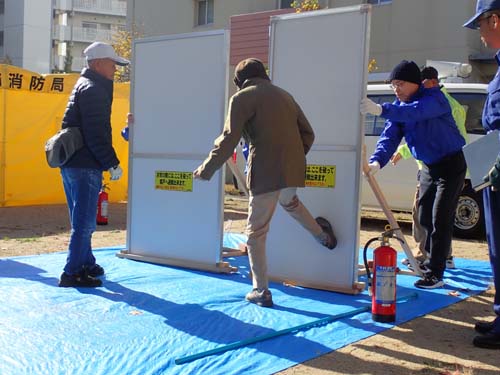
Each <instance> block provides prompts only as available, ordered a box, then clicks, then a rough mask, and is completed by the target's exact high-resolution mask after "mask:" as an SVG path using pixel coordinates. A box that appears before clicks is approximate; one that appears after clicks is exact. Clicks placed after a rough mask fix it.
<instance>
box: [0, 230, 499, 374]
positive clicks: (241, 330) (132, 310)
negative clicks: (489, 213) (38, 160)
mask: <svg viewBox="0 0 500 375" xmlns="http://www.w3.org/2000/svg"><path fill="white" fill-rule="evenodd" d="M242 241H244V237H243V236H242V235H236V234H226V235H225V238H224V246H227V247H236V244H237V243H239V242H242ZM122 248H123V247H117V248H106V249H101V250H97V251H95V255H96V258H97V260H98V262H99V264H101V265H102V266H103V267H104V268H105V270H106V276H105V278H104V279H103V280H104V285H103V287H101V288H97V289H85V288H81V289H75V288H58V287H57V281H58V277H59V275H60V273H61V270H62V268H63V266H64V263H65V258H66V253H53V254H44V255H39V256H27V257H14V258H0V301H1V304H0V374H2V375H23V374H50V375H57V374H61V375H63V374H64V375H66V374H72V375H76V374H102V375H124V374H137V375H139V374H140V375H147V374H211V375H214V374H225V375H227V374H243V373H245V374H259V375H262V374H271V373H274V372H276V371H280V370H283V369H285V368H288V367H290V366H293V365H295V364H297V363H301V362H304V361H306V360H308V359H311V358H314V357H317V356H320V355H323V354H325V353H328V352H330V351H332V350H335V349H338V348H340V347H343V346H345V345H348V344H350V343H352V342H355V341H358V340H360V339H363V338H366V337H368V336H371V335H373V334H376V333H378V332H381V331H383V330H385V329H388V328H391V327H392V325H390V324H380V323H374V322H373V321H372V320H371V314H370V313H369V312H367V313H362V314H358V315H355V316H353V317H349V318H345V319H341V320H339V321H335V322H332V323H329V324H326V325H322V326H319V327H314V328H311V329H307V330H302V331H299V332H297V333H293V334H288V335H285V336H280V337H277V338H273V339H270V340H267V341H263V342H259V343H256V344H252V345H250V346H246V347H243V348H240V349H236V350H231V351H227V352H225V353H223V354H219V355H212V356H208V357H205V358H202V359H198V360H195V361H192V362H190V363H186V364H182V365H176V364H175V359H179V358H183V357H186V356H189V355H192V354H195V353H200V352H204V351H207V350H211V349H214V348H217V347H221V346H224V345H228V344H231V343H234V342H238V341H241V340H246V339H249V338H252V337H256V336H261V335H266V334H270V333H273V332H275V331H278V330H282V329H287V328H290V327H293V326H298V325H301V324H305V323H308V322H312V321H315V320H318V319H322V318H325V317H327V316H331V315H336V314H340V313H344V312H349V311H352V310H354V309H358V308H360V307H363V306H365V307H366V306H370V297H369V296H368V294H367V292H364V293H362V294H360V295H357V296H350V295H343V294H339V293H332V292H326V291H319V290H312V289H306V288H300V287H291V286H284V285H280V284H272V285H271V291H272V292H273V299H274V302H275V307H274V308H272V309H265V308H260V307H258V306H255V305H252V304H249V303H247V302H245V300H244V296H245V294H246V293H247V292H248V291H249V290H250V289H251V281H250V279H249V273H248V260H247V258H246V257H238V258H229V261H230V263H231V264H233V265H236V266H238V267H239V272H238V273H236V274H231V275H219V274H212V273H206V272H201V271H192V270H186V269H180V268H174V267H168V266H161V265H155V264H148V263H141V262H135V261H132V260H128V259H120V258H118V257H116V256H115V255H116V252H117V251H119V250H120V249H122ZM455 263H456V265H457V269H455V270H449V271H447V272H446V274H445V278H446V281H447V283H448V286H447V287H445V288H442V289H437V290H417V289H415V288H414V287H413V282H414V281H415V280H416V279H415V277H411V276H398V288H397V293H398V297H403V296H405V295H411V294H413V293H415V292H417V293H418V298H417V299H415V300H412V301H409V302H405V303H401V304H398V307H397V321H396V324H400V323H402V322H405V321H408V320H411V319H414V318H416V317H418V316H422V315H424V314H427V313H429V312H431V311H434V310H437V309H440V308H442V307H445V306H448V305H450V304H452V303H455V302H458V301H459V300H461V299H463V298H466V297H467V296H468V295H471V294H477V293H480V292H482V291H484V290H485V289H486V288H487V287H488V284H489V282H490V280H491V269H490V266H489V264H488V263H487V262H481V261H471V260H465V259H455ZM459 288H461V290H459V292H460V295H459V296H458V297H456V296H451V295H449V294H448V293H449V292H450V291H451V290H457V289H459ZM409 334H411V333H409Z"/></svg>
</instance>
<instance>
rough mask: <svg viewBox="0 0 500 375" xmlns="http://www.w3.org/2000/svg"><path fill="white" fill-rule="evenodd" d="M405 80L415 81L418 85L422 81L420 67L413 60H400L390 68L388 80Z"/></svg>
mask: <svg viewBox="0 0 500 375" xmlns="http://www.w3.org/2000/svg"><path fill="white" fill-rule="evenodd" d="M395 79H397V80H399V81H406V82H412V83H416V84H417V85H420V84H421V83H422V77H421V74H420V69H419V67H418V65H417V64H415V62H413V61H406V60H403V61H401V62H400V63H399V64H398V65H396V66H395V67H394V69H392V72H391V75H390V77H389V80H388V81H389V82H392V81H393V80H395Z"/></svg>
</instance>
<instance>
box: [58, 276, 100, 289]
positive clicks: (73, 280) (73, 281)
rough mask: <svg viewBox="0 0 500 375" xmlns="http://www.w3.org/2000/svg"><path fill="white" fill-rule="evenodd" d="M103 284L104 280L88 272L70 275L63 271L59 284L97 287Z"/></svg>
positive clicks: (75, 286) (64, 286)
mask: <svg viewBox="0 0 500 375" xmlns="http://www.w3.org/2000/svg"><path fill="white" fill-rule="evenodd" d="M101 285H102V281H101V280H99V279H96V278H95V277H92V276H89V275H87V274H86V273H83V274H82V275H68V274H67V273H66V272H63V273H62V275H61V278H60V279H59V286H60V287H63V288H97V287H100V286H101Z"/></svg>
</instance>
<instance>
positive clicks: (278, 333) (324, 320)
mask: <svg viewBox="0 0 500 375" xmlns="http://www.w3.org/2000/svg"><path fill="white" fill-rule="evenodd" d="M417 297H418V294H417V293H412V294H409V295H407V296H404V297H400V298H398V299H397V300H396V302H397V303H401V302H408V301H411V300H413V299H415V298H417ZM370 309H371V306H364V307H360V308H357V309H354V310H350V311H346V312H343V313H340V314H336V315H331V316H327V317H325V318H321V319H318V320H314V321H312V322H309V323H305V324H301V325H298V326H295V327H290V328H285V329H282V330H280V331H275V332H271V333H268V334H265V335H262V336H257V337H253V338H250V339H246V340H242V341H236V342H233V343H231V344H227V345H224V346H221V347H218V348H215V349H211V350H207V351H205V352H201V353H197V354H192V355H188V356H186V357H181V358H177V359H176V360H175V364H176V365H182V364H184V363H188V362H192V361H195V360H197V359H200V358H204V357H208V356H210V355H213V354H221V353H224V352H227V351H229V350H234V349H237V348H241V347H242V346H247V345H251V344H255V343H256V342H260V341H265V340H269V339H272V338H274V337H278V336H283V335H286V334H288V333H291V332H296V331H300V330H304V329H308V328H312V327H316V326H321V325H324V324H327V323H330V322H333V321H336V320H340V319H343V318H347V317H350V316H354V315H358V314H361V313H364V312H367V311H370Z"/></svg>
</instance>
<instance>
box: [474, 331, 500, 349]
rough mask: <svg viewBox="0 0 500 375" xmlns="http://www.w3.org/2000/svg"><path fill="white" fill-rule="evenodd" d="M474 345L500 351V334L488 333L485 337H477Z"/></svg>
mask: <svg viewBox="0 0 500 375" xmlns="http://www.w3.org/2000/svg"><path fill="white" fill-rule="evenodd" d="M472 344H473V345H474V346H475V347H478V348H485V349H500V333H492V332H488V333H486V334H485V335H482V336H476V337H474V340H473V341H472Z"/></svg>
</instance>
